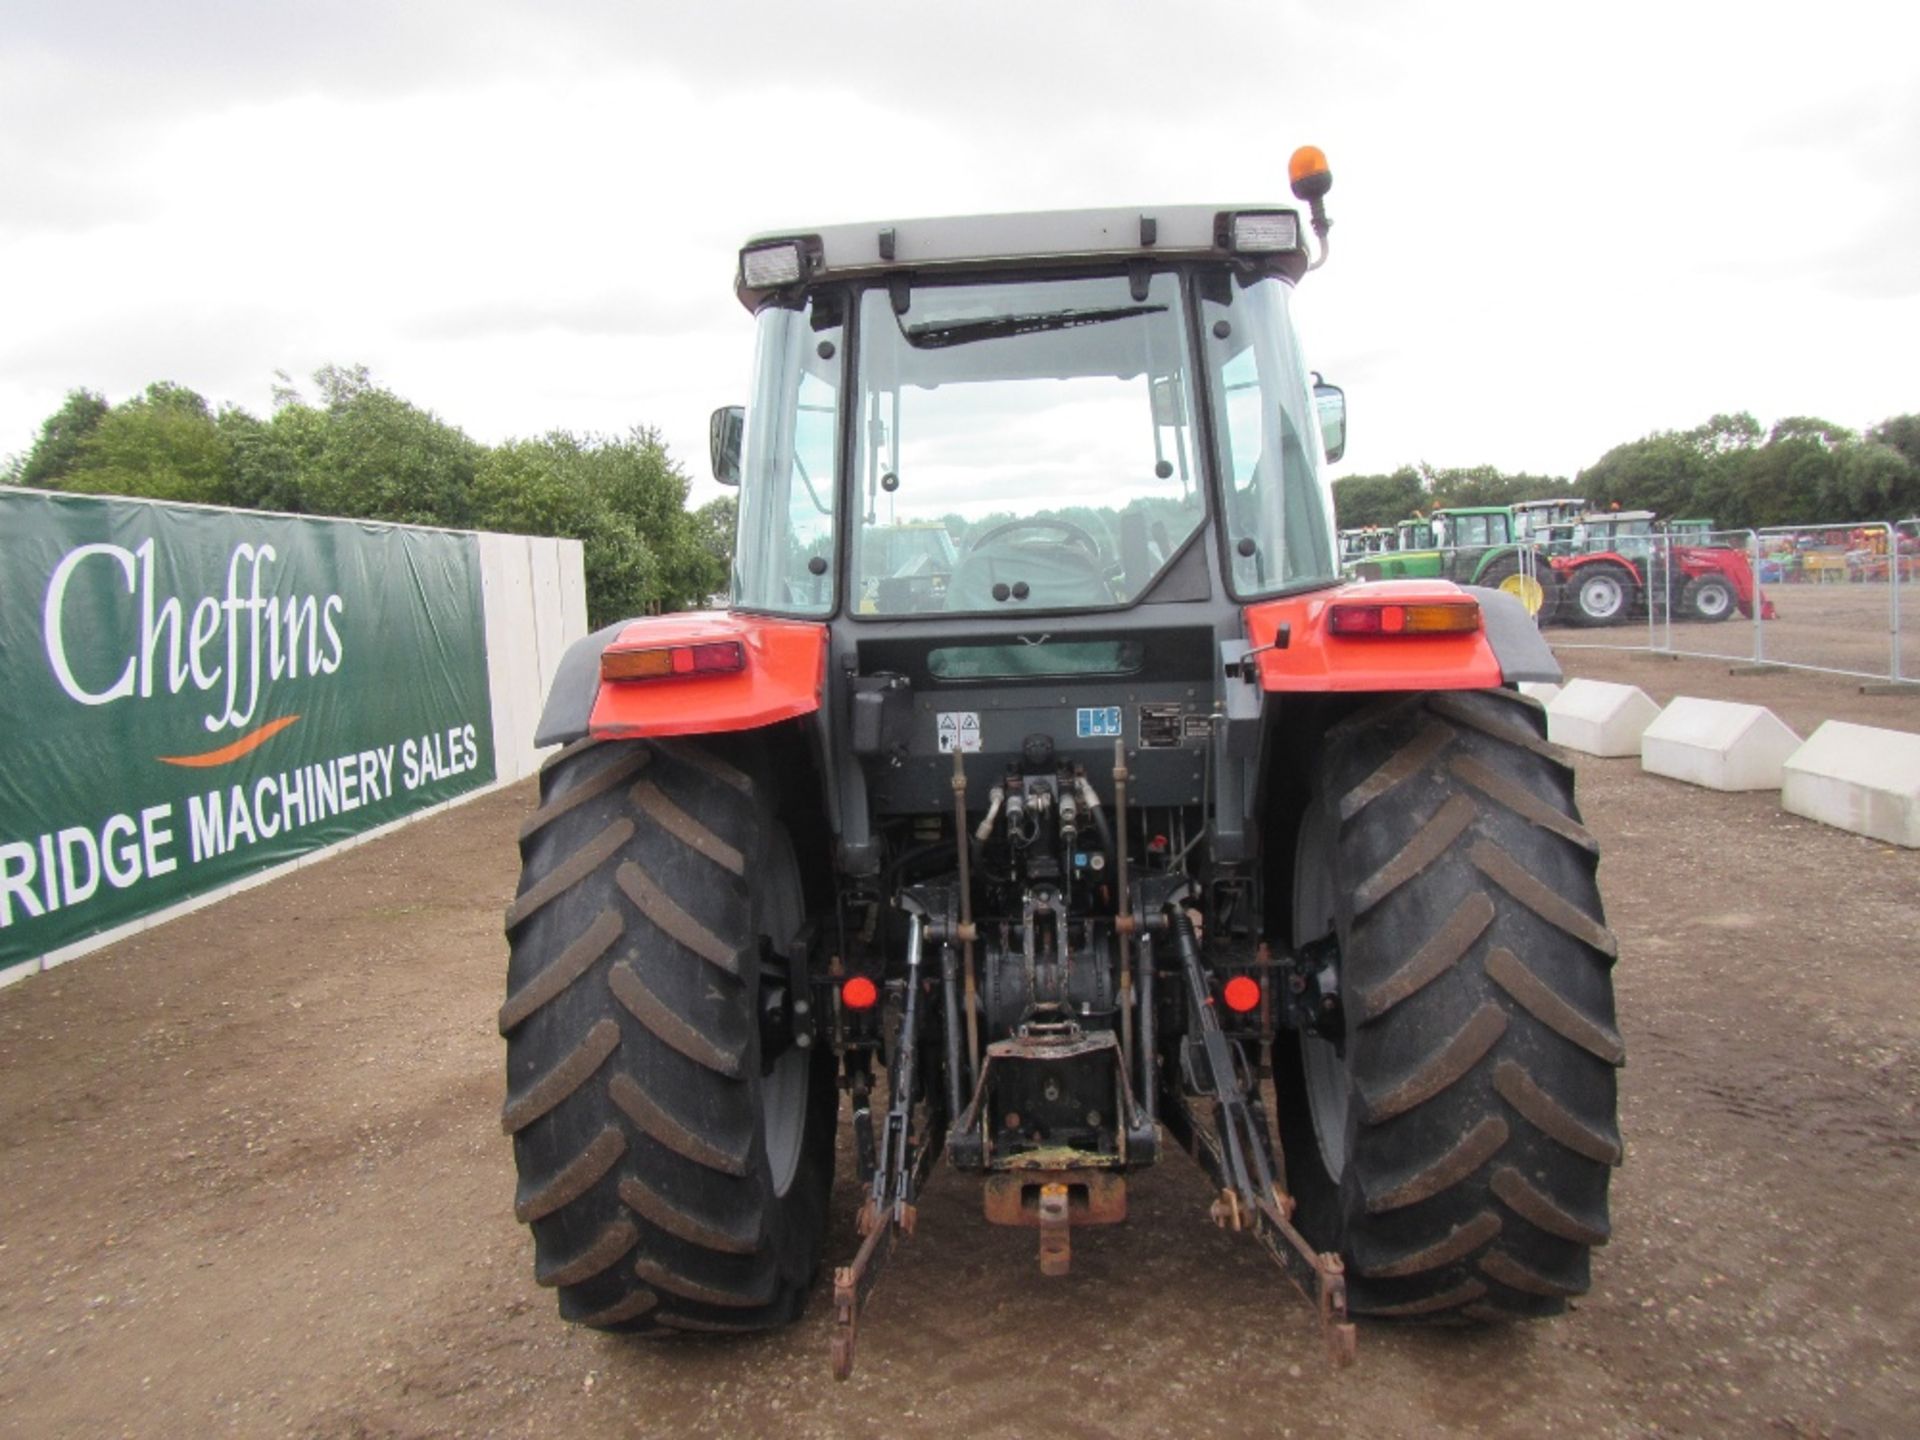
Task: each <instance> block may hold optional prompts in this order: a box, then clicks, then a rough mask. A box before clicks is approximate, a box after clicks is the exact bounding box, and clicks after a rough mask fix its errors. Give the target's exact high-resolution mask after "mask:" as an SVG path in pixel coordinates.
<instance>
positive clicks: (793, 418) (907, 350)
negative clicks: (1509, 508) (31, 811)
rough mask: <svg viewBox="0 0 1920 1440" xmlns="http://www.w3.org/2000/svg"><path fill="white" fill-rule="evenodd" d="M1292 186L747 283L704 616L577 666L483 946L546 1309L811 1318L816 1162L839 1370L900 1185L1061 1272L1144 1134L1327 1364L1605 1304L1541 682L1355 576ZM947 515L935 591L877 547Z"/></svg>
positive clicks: (762, 264) (919, 238)
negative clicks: (497, 936)
mask: <svg viewBox="0 0 1920 1440" xmlns="http://www.w3.org/2000/svg"><path fill="white" fill-rule="evenodd" d="M1293 170H1294V192H1295V194H1296V196H1298V197H1300V198H1301V199H1303V200H1306V201H1308V202H1310V206H1311V209H1310V212H1309V215H1302V214H1301V213H1300V212H1299V211H1298V210H1296V209H1292V208H1288V207H1283V206H1274V205H1261V206H1239V207H1216V206H1199V205H1189V206H1170V207H1163V208H1153V209H1146V210H1142V209H1139V208H1127V209H1115V210H1101V211H1074V212H1060V213H1053V214H1041V215H1001V216H984V217H973V218H967V219H946V220H932V221H917V222H916V221H906V222H891V221H890V222H886V223H881V224H872V225H842V226H833V227H828V228H823V229H813V230H802V231H780V232H777V233H774V234H769V235H765V236H762V237H760V238H757V239H755V240H752V241H750V242H749V243H748V245H747V246H746V248H745V249H744V250H743V251H742V252H741V256H740V267H739V271H738V276H737V279H736V282H735V289H736V292H737V294H738V296H739V298H740V300H741V302H742V304H743V305H744V306H745V308H746V310H747V311H748V313H749V314H750V315H752V316H753V319H754V327H755V330H756V332H757V344H756V346H755V356H756V360H755V372H754V376H753V385H752V390H751V397H752V398H751V403H750V404H748V405H747V406H746V407H745V408H744V411H742V410H738V409H727V410H722V411H720V412H718V413H717V414H716V415H715V421H714V427H713V453H714V470H715V474H716V477H717V478H719V479H721V480H722V481H723V482H725V483H729V484H734V485H737V486H738V487H739V491H740V518H739V534H738V543H737V547H736V552H735V559H734V574H733V584H732V589H731V603H732V607H733V608H731V609H730V610H727V611H722V612H711V613H702V614H693V615H660V616H654V617H648V618H641V619H636V620H633V621H629V622H623V623H619V624H615V625H611V626H609V627H607V628H606V629H604V630H601V631H599V632H598V633H597V634H595V635H592V636H589V637H588V638H587V639H585V640H583V641H581V642H580V643H579V644H577V645H576V646H575V647H574V648H573V649H571V650H570V651H568V652H567V654H566V656H565V657H564V658H563V660H562V662H561V665H560V667H559V671H558V674H557V675H556V678H555V681H554V685H553V689H552V692H551V693H550V695H549V697H548V700H547V705H546V709H545V711H544V713H543V714H542V717H541V721H540V726H539V730H538V739H539V742H540V743H542V744H558V745H561V746H562V747H563V748H561V749H560V750H559V752H558V753H557V754H556V755H555V756H554V757H553V758H552V759H550V760H549V761H548V762H547V764H546V766H545V768H544V769H543V770H542V772H541V779H540V803H539V808H538V809H537V810H536V811H534V812H533V813H532V814H531V815H529V816H528V818H527V820H526V823H525V825H524V826H523V827H522V829H521V836H520V855H521V863H522V878H521V882H520V889H519V893H518V896H517V898H516V899H515V900H514V902H513V905H512V907H511V909H510V910H509V911H508V914H507V934H508V939H509V942H510V946H511V952H512V953H511V958H510V960H509V963H508V970H507V997H506V1003H505V1005H504V1006H503V1008H502V1010H501V1012H500V1028H501V1031H502V1033H503V1034H504V1035H505V1037H506V1052H507V1055H506V1059H507V1076H506V1082H507V1083H506V1090H507V1099H506V1106H505V1110H504V1114H503V1123H504V1126H505V1128H506V1130H507V1131H508V1133H510V1134H511V1135H512V1137H513V1151H514V1159H515V1163H516V1166H517V1169H518V1173H519V1190H518V1193H517V1195H516V1198H515V1210H516V1213H517V1214H518V1216H519V1217H520V1219H522V1220H523V1221H525V1222H526V1223H527V1224H528V1225H529V1226H530V1227H531V1229H532V1235H533V1251H534V1275H535V1277H536V1278H537V1279H538V1281H539V1282H540V1283H541V1284H542V1285H547V1286H551V1287H553V1288H554V1290H555V1291H556V1292H557V1294H558V1297H559V1307H560V1313H561V1314H562V1315H563V1316H564V1317H565V1318H566V1319H568V1320H572V1321H576V1322H578V1323H580V1324H583V1325H588V1326H592V1327H595V1328H599V1329H604V1330H617V1331H622V1332H631V1333H637V1334H643V1335H659V1336H671V1335H674V1334H678V1333H683V1332H687V1331H758V1330H771V1329H774V1328H776V1327H779V1326H782V1325H785V1324H787V1323H789V1322H791V1321H792V1320H794V1319H795V1318H796V1317H797V1316H798V1315H799V1314H800V1312H801V1309H802V1307H803V1306H804V1305H805V1304H806V1303H807V1301H808V1299H809V1297H810V1296H811V1295H812V1293H813V1291H814V1288H815V1279H816V1275H817V1272H818V1269H819V1266H820V1261H821V1257H822V1250H823V1247H824V1245H825V1243H826V1240H827V1238H828V1236H829V1234H830V1233H831V1230H830V1227H829V1226H828V1224H827V1212H828V1207H829V1204H830V1202H831V1201H832V1199H833V1197H834V1193H835V1192H834V1188H833V1183H832V1182H833V1171H834V1163H835V1157H836V1145H835V1133H834V1132H835V1128H836V1126H837V1125H838V1124H841V1123H845V1124H848V1125H850V1126H851V1129H852V1144H851V1146H850V1147H849V1149H850V1154H851V1156H852V1158H853V1163H854V1165H855V1167H856V1172H857V1173H856V1177H855V1178H856V1179H857V1182H858V1200H857V1212H856V1220H857V1223H856V1225H855V1227H853V1228H854V1229H855V1230H856V1231H857V1234H858V1235H859V1237H860V1238H859V1240H858V1241H857V1242H856V1244H857V1248H855V1249H854V1251H853V1253H851V1254H849V1255H847V1256H846V1257H845V1263H844V1264H842V1265H841V1266H840V1268H838V1269H837V1270H836V1271H835V1272H834V1274H833V1280H832V1290H831V1299H832V1305H833V1317H834V1322H835V1324H834V1346H833V1353H834V1362H835V1370H836V1373H838V1374H840V1375H845V1374H846V1373H847V1372H848V1370H849V1369H850V1367H851V1365H852V1363H853V1348H854V1337H855V1332H856V1325H857V1323H858V1320H859V1317H860V1315H861V1312H862V1310H863V1308H864V1307H865V1305H866V1302H867V1300H868V1297H869V1295H870V1294H871V1293H872V1290H873V1287H874V1284H875V1282H876V1280H877V1279H878V1278H879V1276H880V1274H881V1271H882V1267H883V1266H884V1265H885V1263H886V1261H887V1258H888V1256H889V1254H890V1253H891V1252H892V1251H893V1250H894V1248H895V1247H896V1245H898V1244H900V1243H903V1241H904V1240H905V1237H907V1236H909V1235H910V1234H911V1233H912V1232H913V1229H914V1226H915V1223H916V1220H918V1222H919V1223H920V1224H923V1225H924V1224H927V1223H931V1221H930V1219H929V1217H928V1214H927V1213H925V1212H923V1211H922V1210H921V1209H920V1203H921V1194H922V1190H923V1187H925V1186H927V1185H928V1184H930V1183H934V1182H935V1181H936V1180H938V1182H939V1183H941V1184H944V1185H947V1186H953V1185H956V1184H961V1183H970V1184H971V1185H972V1186H974V1187H976V1191H977V1193H978V1194H979V1195H980V1196H981V1198H982V1201H983V1203H984V1209H985V1212H986V1215H987V1218H988V1219H989V1220H991V1221H995V1222H998V1223H1003V1224H1009V1225H1020V1226H1026V1227H1030V1228H1031V1229H1032V1230H1033V1231H1035V1232H1036V1233H1037V1238H1038V1246H1037V1249H1038V1253H1039V1261H1040V1269H1041V1271H1042V1272H1043V1273H1044V1274H1048V1275H1055V1274H1059V1273H1062V1272H1063V1271H1065V1270H1066V1269H1067V1267H1068V1265H1069V1263H1070V1259H1071V1253H1072V1242H1071V1233H1072V1230H1073V1228H1074V1227H1077V1226H1080V1225H1085V1224H1103V1223H1113V1222H1117V1221H1120V1220H1123V1219H1125V1217H1126V1213H1127V1186H1128V1183H1129V1179H1130V1177H1131V1176H1133V1175H1135V1174H1137V1173H1138V1172H1139V1171H1140V1170H1142V1169H1143V1168H1145V1167H1147V1166H1150V1165H1153V1164H1154V1163H1156V1162H1157V1161H1159V1160H1161V1159H1163V1158H1164V1157H1165V1156H1166V1155H1167V1153H1168V1151H1169V1149H1170V1148H1171V1146H1172V1145H1178V1146H1180V1147H1181V1148H1182V1149H1184V1150H1186V1151H1187V1152H1188V1154H1190V1155H1191V1156H1192V1157H1193V1159H1194V1160H1195V1162H1196V1164H1197V1169H1196V1170H1195V1171H1194V1172H1193V1173H1194V1176H1195V1179H1196V1181H1198V1179H1199V1176H1200V1175H1204V1176H1205V1177H1206V1180H1205V1183H1204V1184H1199V1183H1196V1185H1195V1202H1196V1210H1197V1211H1198V1212H1200V1213H1202V1214H1207V1215H1210V1216H1211V1217H1212V1219H1213V1220H1214V1221H1215V1222H1217V1223H1218V1224H1219V1225H1221V1226H1223V1227H1225V1228H1227V1229H1230V1230H1235V1231H1240V1232H1244V1233H1246V1234H1247V1235H1248V1236H1249V1237H1251V1238H1252V1239H1255V1240H1257V1241H1259V1242H1260V1243H1261V1244H1262V1245H1263V1246H1264V1248H1265V1249H1266V1250H1267V1252H1268V1253H1269V1254H1270V1255H1272V1256H1273V1257H1274V1258H1275V1259H1277V1260H1278V1261H1279V1262H1280V1264H1281V1266H1282V1267H1283V1268H1284V1270H1285V1271H1286V1273H1287V1274H1288V1275H1290V1276H1291V1277H1293V1279H1294V1280H1295V1281H1297V1282H1298V1284H1299V1285H1300V1286H1301V1288H1302V1289H1303V1290H1304V1291H1305V1292H1306V1294H1307V1295H1308V1297H1309V1298H1310V1300H1311V1301H1312V1303H1313V1306H1314V1311H1315V1313H1316V1315H1317V1316H1318V1317H1319V1319H1320V1321H1321V1324H1322V1327H1323V1332H1324V1334H1325V1337H1326V1340H1327V1342H1328V1344H1329V1346H1330V1347H1331V1349H1332V1351H1333V1354H1334V1357H1335V1359H1336V1360H1339V1361H1344V1360H1346V1359H1350V1358H1351V1356H1352V1347H1353V1344H1354V1338H1355V1330H1354V1326H1353V1324H1352V1322H1351V1319H1350V1317H1352V1316H1355V1315H1373V1316H1381V1317H1390V1318H1395V1319H1403V1320H1428V1321H1443V1322H1445V1321H1452V1322H1460V1321H1467V1322H1471V1321H1474V1320H1477V1319H1495V1320H1504V1319H1512V1318H1522V1317H1528V1316H1536V1315H1547V1314H1552V1313H1555V1312H1558V1311H1560V1310H1563V1309H1564V1308H1565V1307H1566V1305H1567V1302H1568V1299H1569V1297H1571V1296H1575V1295H1579V1294H1581V1293H1582V1292H1583V1291H1585V1290H1586V1289H1587V1287H1588V1283H1589V1256H1590V1252H1591V1251H1592V1249H1593V1247H1595V1246H1597V1245H1600V1244H1603V1243H1604V1242H1605V1241H1606V1239H1607V1236H1608V1218H1607V1190H1608V1182H1609V1177H1610V1175H1611V1171H1612V1167H1613V1166H1614V1165H1615V1164H1617V1163H1618V1162H1619V1160H1620V1157H1621V1145H1620V1135H1619V1130H1618V1128H1617V1125H1616V1121H1615V1067H1616V1066H1617V1065H1618V1064H1619V1063H1620V1060H1621V1041H1620V1036H1619V1034H1618V1032H1617V1031H1616V1029H1615V1024H1614V1002H1613V986H1612V975H1611V972H1612V966H1613V961H1614V957H1615V954H1616V946H1615V941H1614V938H1613V935H1612V934H1611V932H1610V931H1609V930H1608V929H1607V925H1606V920H1605V917H1604V913H1603V910H1602V906H1601V902H1600V894H1599V890H1598V888H1597V884H1596V880H1595V867H1596V865H1597V863H1598V852H1597V848H1596V846H1595V843H1594V839H1593V837H1592V835H1591V834H1590V833H1589V832H1588V831H1587V829H1586V828H1585V826H1584V825H1582V823H1581V821H1580V816H1579V812H1578V810H1577V808H1576V806H1575V804H1574V796H1573V782H1574V775H1573V769H1572V767H1571V766H1570V765H1569V764H1568V763H1567V760H1566V758H1565V757H1564V756H1563V755H1562V754H1561V753H1560V752H1559V751H1558V750H1556V749H1555V748H1554V747H1553V746H1551V745H1549V744H1548V743H1547V740H1546V724H1545V715H1544V712H1543V711H1542V709H1541V707H1540V706H1539V705H1538V704H1537V703H1536V702H1534V701H1532V700H1530V699H1528V698H1526V697H1524V696H1522V695H1520V694H1519V693H1518V692H1517V682H1519V681H1521V680H1528V679H1553V678H1556V677H1557V676H1558V674H1559V667H1558V666H1557V665H1556V664H1555V662H1554V659H1553V655H1552V652H1551V651H1550V650H1549V649H1548V648H1547V646H1546V644H1545V642H1544V641H1542V640H1541V638H1540V636H1539V634H1538V632H1537V630H1536V629H1535V627H1534V624H1533V622H1532V620H1531V618H1530V617H1529V616H1528V615H1527V612H1526V610H1525V608H1524V607H1523V606H1522V604H1521V603H1520V601H1519V600H1517V599H1515V598H1513V597H1512V596H1511V595H1507V594H1504V593H1502V592H1500V591H1498V590H1494V589H1484V588H1473V587H1463V586H1460V585H1456V584H1453V583H1451V582H1449V581H1446V580H1442V579H1406V580H1399V581H1382V582H1373V583H1355V582H1350V581H1347V580H1345V579H1343V577H1342V575H1341V573H1340V561H1339V549H1338V546H1337V543H1336V537H1335V532H1334V527H1333V520H1332V516H1333V504H1332V494H1331V485H1330V482H1329V481H1328V478H1327V476H1326V472H1325V468H1324V467H1325V464H1326V462H1327V460H1328V459H1329V458H1331V457H1337V455H1338V453H1339V450H1340V448H1341V445H1342V443H1343V440H1344V431H1345V409H1344V401H1343V398H1342V397H1341V395H1340V392H1339V391H1338V390H1337V389H1334V388H1333V387H1330V386H1324V385H1317V384H1316V383H1315V381H1316V377H1315V376H1314V375H1313V372H1312V371H1310V370H1309V369H1308V368H1307V366H1306V364H1305V363H1304V361H1303V359H1302V356H1301V353H1300V349H1299V345H1298V341H1297V337H1296V334H1295V330H1294V325H1293V320H1292V316H1291V307H1292V300H1293V293H1294V289H1295V286H1296V285H1297V284H1299V283H1300V281H1301V280H1302V278H1303V277H1304V276H1305V275H1306V274H1307V272H1308V270H1309V269H1310V268H1312V266H1313V265H1315V264H1318V263H1319V261H1318V260H1312V259H1311V257H1310V253H1309V251H1310V246H1309V243H1308V235H1309V226H1311V231H1312V233H1313V234H1315V235H1317V236H1318V237H1319V239H1320V242H1321V243H1320V256H1319V259H1320V260H1324V258H1325V253H1326V252H1325V235H1326V221H1325V217H1324V212H1323V211H1322V208H1321V203H1320V199H1321V196H1322V195H1324V194H1325V192H1326V188H1327V185H1328V184H1329V183H1330V181H1329V179H1328V175H1327V171H1326V169H1325V164H1324V161H1323V160H1321V159H1320V157H1319V152H1317V151H1306V152H1302V154H1301V156H1297V157H1296V163H1295V165H1294V167H1293ZM927 526H932V527H938V528H939V529H940V530H941V531H943V532H944V533H945V535H946V536H947V537H949V538H950V540H951V549H950V550H949V549H948V548H947V546H945V545H941V546H940V547H938V548H939V557H938V558H939V563H940V566H941V567H943V568H944V580H943V582H942V583H941V584H939V585H937V586H936V585H934V584H932V583H921V581H922V579H923V576H922V574H921V573H920V572H921V571H922V570H923V569H924V568H925V567H906V566H904V565H903V563H902V562H901V561H900V557H899V555H898V553H897V550H896V548H895V547H892V546H890V545H888V544H883V543H881V541H882V540H883V539H889V540H890V539H893V538H897V537H898V536H900V535H901V534H903V533H906V532H905V530H904V528H903V527H927ZM915 533H918V532H917V531H916V532H915ZM903 568H909V569H910V573H906V574H902V573H901V571H902V569H903ZM1106 1320H1113V1324H1114V1326H1115V1327H1118V1326H1120V1324H1121V1322H1120V1321H1119V1320H1117V1319H1113V1317H1089V1322H1090V1323H1092V1324H1094V1325H1100V1324H1102V1323H1105V1321H1106ZM1136 1338H1138V1337H1136ZM880 1339H881V1341H882V1343H884V1335H883V1336H881V1337H880ZM1115 1343H1116V1344H1124V1343H1127V1342H1126V1341H1123V1340H1121V1339H1120V1336H1119V1333H1118V1329H1117V1328H1116V1334H1115ZM1516 1343H1517V1342H1516ZM699 1363H702V1364H704V1363H705V1362H704V1361H700V1362H699Z"/></svg>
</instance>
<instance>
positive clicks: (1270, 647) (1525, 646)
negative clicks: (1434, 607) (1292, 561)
mask: <svg viewBox="0 0 1920 1440" xmlns="http://www.w3.org/2000/svg"><path fill="white" fill-rule="evenodd" d="M1467 599H1471V600H1474V601H1477V602H1478V603H1479V606H1480V620H1481V623H1480V625H1479V626H1478V627H1476V628H1475V629H1473V630H1471V631H1469V632H1466V633H1464V634H1446V635H1421V634H1411V635H1409V634H1398V635H1395V634H1381V635H1336V634H1334V633H1333V632H1332V630H1331V628H1330V626H1331V612H1332V610H1333V607H1334V606H1335V605H1339V604H1356V603H1357V604H1383V605H1392V606H1407V605H1420V604H1428V603H1435V602H1438V603H1445V602H1447V601H1456V602H1457V601H1461V600H1467ZM1245 613H1246V627H1247V642H1248V644H1249V646H1250V647H1251V649H1252V652H1253V654H1254V661H1255V664H1256V666H1257V667H1258V671H1259V678H1260V688H1261V689H1263V690H1267V691H1283V692H1284V691H1292V692H1304V693H1316V692H1317V693H1326V692H1332V691H1346V692H1357V691H1376V692H1377V691H1401V690H1486V689H1491V688H1493V687H1496V686H1499V685H1511V684H1516V683H1518V682H1519V681H1522V680H1543V681H1557V680H1559V679H1560V663H1559V662H1558V661H1557V660H1555V659H1554V658H1553V651H1552V650H1551V649H1549V648H1548V646H1547V642H1546V641H1544V640H1542V639H1541V638H1540V632H1539V630H1538V629H1536V628H1535V626H1534V623H1533V619H1532V617H1531V616H1529V615H1528V614H1527V608H1526V606H1525V605H1523V604H1521V603H1520V600H1519V599H1518V598H1517V597H1516V596H1513V595H1508V594H1506V593H1504V592H1502V591H1499V590H1490V589H1487V588H1486V587H1484V586H1479V585H1454V584H1451V583H1449V582H1447V581H1444V580H1398V581H1373V582H1362V583H1360V584H1356V585H1343V586H1341V587H1339V588H1338V589H1335V590H1318V591H1315V592H1313V593H1312V594H1310V595H1298V596H1292V597H1288V598H1285V599H1278V600H1263V601H1260V602H1258V603H1256V604H1253V605H1249V606H1248V607H1247V608H1246V612H1245Z"/></svg>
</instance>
